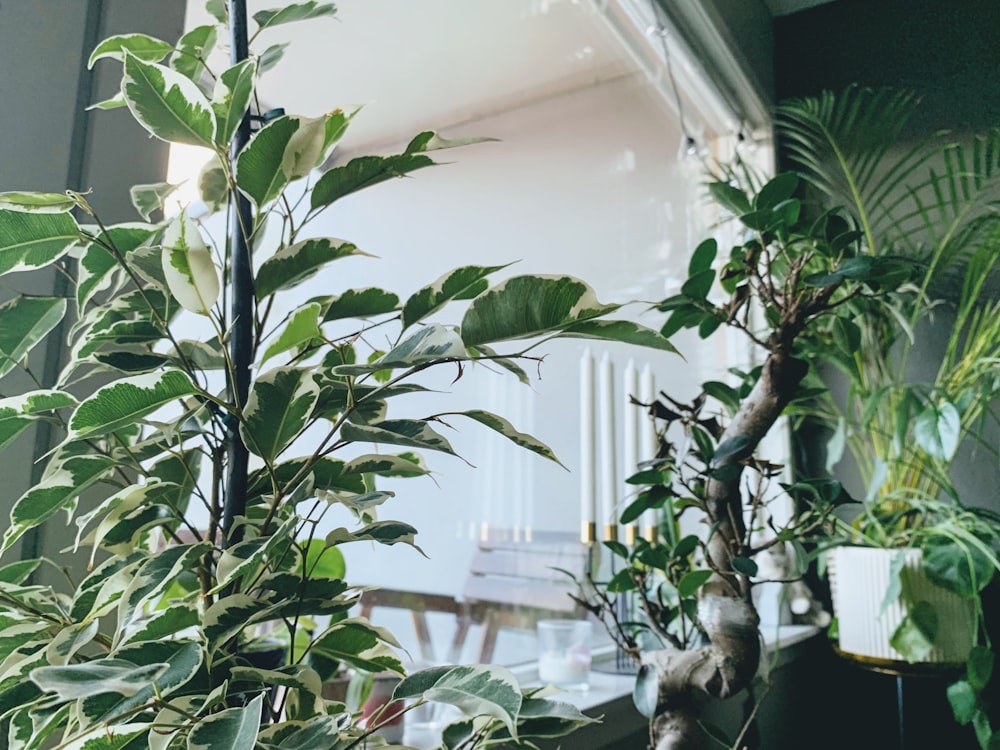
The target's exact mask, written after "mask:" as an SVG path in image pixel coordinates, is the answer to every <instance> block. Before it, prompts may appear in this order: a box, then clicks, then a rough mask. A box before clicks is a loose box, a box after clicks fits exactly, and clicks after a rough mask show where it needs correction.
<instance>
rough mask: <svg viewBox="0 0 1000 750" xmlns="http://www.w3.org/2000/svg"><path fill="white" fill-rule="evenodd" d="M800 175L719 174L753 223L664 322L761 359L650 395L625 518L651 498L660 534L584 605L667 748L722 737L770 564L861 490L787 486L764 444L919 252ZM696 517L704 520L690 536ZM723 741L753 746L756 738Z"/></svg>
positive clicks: (737, 209) (654, 736)
mask: <svg viewBox="0 0 1000 750" xmlns="http://www.w3.org/2000/svg"><path fill="white" fill-rule="evenodd" d="M801 186H802V185H801V180H800V177H799V175H797V174H796V173H794V172H786V173H782V174H779V175H778V176H776V177H774V178H773V179H771V180H769V181H767V182H766V183H765V184H763V185H761V184H760V183H759V182H758V181H756V180H755V179H754V176H753V175H752V174H748V172H747V170H746V169H745V168H744V167H743V165H741V164H739V163H737V164H736V165H735V166H734V167H731V168H728V169H725V170H720V171H719V173H718V174H717V175H716V176H715V177H714V181H712V182H711V183H710V184H709V186H708V189H709V192H710V194H711V196H712V198H713V199H714V200H715V201H716V202H717V203H719V204H720V206H721V207H723V208H724V209H725V210H727V211H728V212H729V213H730V214H732V215H733V217H734V218H735V220H736V222H737V223H738V229H737V231H736V232H735V235H736V237H737V240H736V241H735V242H734V243H733V245H732V246H731V247H729V248H726V247H720V244H719V242H718V241H717V240H716V239H714V238H712V239H708V240H706V241H704V242H702V243H701V244H700V245H698V247H697V248H696V249H695V250H694V252H693V253H692V255H691V260H690V263H689V268H688V277H687V280H686V281H685V282H684V284H683V286H682V287H681V290H680V293H679V294H677V295H674V296H672V297H669V298H668V299H665V300H663V301H662V302H660V303H659V305H658V308H659V309H660V310H661V311H663V312H666V313H668V318H667V320H666V323H665V324H664V325H663V327H662V329H661V333H663V334H664V335H665V336H668V337H669V336H672V335H673V334H674V333H675V332H677V331H678V330H680V329H682V328H694V329H697V331H698V333H699V335H700V336H701V337H702V338H706V337H708V336H710V335H712V334H713V333H714V332H715V331H716V330H717V329H719V328H720V327H722V326H726V327H729V328H731V329H733V330H735V331H737V332H739V333H741V334H743V335H744V336H745V337H746V338H747V340H748V341H749V343H750V345H751V347H752V348H753V349H754V350H755V351H756V352H757V353H759V354H760V357H759V358H758V360H757V361H759V362H760V364H759V365H758V366H756V367H753V368H750V369H748V370H746V371H744V370H733V371H731V374H732V375H733V379H732V380H731V381H730V382H722V381H721V380H712V381H710V382H706V383H704V384H703V386H702V388H703V390H702V392H701V393H700V394H697V395H696V396H695V397H694V398H693V399H692V400H683V401H682V400H680V399H679V398H676V397H673V396H671V395H670V394H666V393H661V394H659V395H658V397H657V398H656V399H655V400H654V401H652V402H651V403H643V404H642V406H643V407H645V408H646V409H647V410H648V411H649V415H650V417H651V418H652V419H653V420H655V423H656V428H657V434H658V436H659V443H658V445H659V447H658V450H657V453H656V455H655V456H647V457H645V460H644V461H643V462H642V463H641V464H640V471H639V472H638V473H637V474H635V475H634V476H632V477H631V478H630V479H629V480H628V481H629V482H630V483H631V484H633V485H635V486H636V487H637V495H636V497H635V499H634V500H633V501H632V502H631V503H630V504H629V505H628V507H627V508H626V509H625V510H624V512H623V513H622V516H621V522H622V523H626V524H628V523H632V522H633V521H635V520H636V519H638V518H639V517H640V516H641V515H642V514H643V513H645V512H646V511H647V510H649V509H655V510H657V511H659V512H660V513H661V516H662V522H661V524H660V527H659V529H658V530H657V534H656V536H655V538H653V539H642V538H637V539H636V541H635V544H634V545H631V546H626V545H623V544H619V543H616V542H606V543H605V544H606V546H607V547H608V548H609V549H610V551H611V552H612V553H613V555H614V556H615V558H616V564H617V566H618V572H617V573H616V574H615V575H614V577H612V578H611V580H610V582H609V583H608V584H607V585H606V586H605V587H596V588H595V586H594V582H593V581H590V582H587V583H585V584H584V586H583V587H582V591H583V593H582V595H581V600H582V601H584V603H585V604H586V606H588V607H589V608H590V609H591V611H593V612H594V613H595V614H597V615H598V616H601V617H602V618H603V619H605V621H606V622H607V623H608V624H609V626H610V630H611V631H612V634H613V635H614V636H615V637H616V639H617V641H618V643H619V645H620V646H621V648H622V649H623V650H624V651H625V652H627V653H629V654H630V655H631V656H633V657H634V658H635V660H636V661H638V662H640V664H641V666H640V668H639V672H638V677H637V680H636V685H635V691H634V699H635V703H636V706H637V708H638V709H639V711H640V712H641V713H642V714H643V715H644V716H647V717H648V718H649V719H650V746H651V747H653V748H656V750H667V749H668V748H671V749H672V748H694V747H700V746H701V745H702V743H703V741H704V739H705V731H706V730H707V731H709V733H710V734H712V735H713V736H715V737H716V739H720V737H719V736H718V731H717V730H716V729H713V728H710V727H706V726H704V725H701V724H700V722H699V718H698V715H697V709H696V707H695V703H694V696H695V694H707V695H708V696H710V697H713V698H725V697H728V696H732V695H734V694H736V693H737V692H739V691H741V690H743V689H744V688H746V687H748V686H749V685H750V683H751V681H752V680H753V678H754V676H755V674H756V673H757V670H758V666H759V664H760V657H761V651H760V638H759V633H758V622H759V619H758V615H757V612H756V611H755V608H754V604H753V600H752V596H751V594H752V589H753V586H754V585H755V583H758V582H761V581H762V580H763V579H764V578H766V576H764V575H761V568H762V567H763V566H762V565H759V564H758V560H761V559H762V557H761V556H762V555H763V554H764V553H765V552H767V551H769V550H778V549H779V548H781V547H783V546H784V545H785V544H786V543H791V544H792V545H795V544H796V543H797V542H798V541H800V540H802V539H804V538H807V537H808V536H810V535H811V534H813V533H815V532H816V531H817V530H818V529H820V528H822V527H823V526H824V524H825V523H826V521H827V519H828V517H829V515H830V513H831V512H832V510H833V509H834V508H835V507H836V506H837V505H838V504H840V503H842V502H844V501H845V499H847V498H846V495H845V493H844V492H843V490H842V488H841V487H840V485H839V484H838V483H837V482H834V481H831V480H829V479H825V478H817V479H812V480H800V481H796V482H788V481H785V482H783V483H782V477H781V467H780V466H777V465H775V463H773V462H772V461H769V460H768V457H767V456H766V455H758V447H759V446H761V444H762V441H763V440H764V439H765V437H766V436H767V435H768V434H769V433H770V432H771V431H772V430H773V429H774V427H775V425H776V424H777V423H778V420H779V419H780V418H781V417H782V416H783V415H786V414H791V413H794V411H795V409H796V407H797V406H798V405H800V404H801V403H802V400H803V399H805V398H808V397H810V395H811V394H810V393H809V391H808V389H807V387H806V386H808V385H809V381H808V380H807V377H808V376H809V374H810V365H809V362H808V360H807V359H806V358H805V354H806V350H805V348H804V342H805V341H806V340H807V339H808V337H809V336H810V335H812V333H813V332H814V331H815V330H816V329H819V328H823V327H826V326H828V325H830V322H831V321H836V320H839V318H840V317H841V316H843V315H849V314H850V312H849V311H850V309H851V308H850V306H849V305H850V304H851V303H852V302H854V301H858V300H864V301H865V303H866V304H870V305H872V306H873V308H875V309H877V308H878V306H879V305H881V304H883V303H884V302H885V301H887V300H889V299H890V297H889V296H888V293H889V292H892V291H894V290H896V289H898V288H899V287H900V286H902V285H903V284H905V283H907V282H909V280H910V277H911V275H912V273H913V264H912V263H910V262H908V261H906V260H902V259H896V258H871V257H869V256H868V255H867V253H866V251H865V248H864V246H863V245H862V243H861V242H860V235H859V234H858V233H857V232H856V231H855V229H854V227H853V226H852V225H851V224H850V223H849V221H848V220H847V219H846V218H845V217H844V216H843V215H841V213H840V212H839V211H838V210H837V209H830V210H824V209H821V208H818V207H817V206H816V205H814V204H812V205H810V204H807V203H806V202H805V201H803V200H802V199H801V198H800V197H799V190H800V187H801ZM778 485H780V488H781V489H783V490H784V491H787V492H790V493H791V494H793V495H794V496H796V497H797V498H799V499H800V500H802V501H803V510H802V511H801V512H800V513H793V514H792V515H791V517H789V518H788V519H787V521H783V520H780V518H779V517H778V516H776V515H775V514H773V513H772V512H771V511H770V510H769V507H768V503H769V501H770V499H771V498H773V497H774V496H775V493H776V491H778V490H779V487H778ZM689 516H694V519H692V520H699V521H702V522H703V528H704V529H705V531H703V532H702V533H689V534H686V535H685V534H683V533H681V531H680V529H681V526H680V521H681V519H682V518H684V517H689ZM689 528H691V527H689ZM802 560H804V556H800V562H801V561H802ZM795 576H796V572H795V571H794V570H792V571H789V572H787V573H784V574H782V575H781V578H783V579H785V578H794V577H795ZM622 594H625V595H627V596H630V597H633V598H634V599H635V600H636V602H637V609H638V610H639V613H640V614H639V615H638V616H634V617H622V615H621V611H620V609H619V607H618V602H617V599H618V596H619V595H622ZM720 741H721V742H723V743H724V744H726V745H727V746H733V747H742V746H743V745H742V740H741V738H736V741H735V742H733V739H732V738H725V739H720Z"/></svg>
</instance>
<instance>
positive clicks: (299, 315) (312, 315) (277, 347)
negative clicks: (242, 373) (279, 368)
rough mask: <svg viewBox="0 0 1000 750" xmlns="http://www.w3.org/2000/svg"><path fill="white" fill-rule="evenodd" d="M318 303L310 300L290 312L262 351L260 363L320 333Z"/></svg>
mask: <svg viewBox="0 0 1000 750" xmlns="http://www.w3.org/2000/svg"><path fill="white" fill-rule="evenodd" d="M319 314H320V305H319V303H318V302H310V303H309V304H307V305H303V306H302V307H300V308H299V309H298V310H295V311H293V312H292V314H291V315H290V316H289V318H288V322H287V323H285V324H284V326H283V327H282V328H281V330H280V332H279V333H278V338H276V339H275V340H274V341H273V342H272V343H271V344H270V345H269V346H268V347H267V349H266V350H265V351H264V356H262V357H261V360H260V362H261V364H264V363H265V362H267V360H269V359H271V357H275V356H277V355H279V354H281V353H282V352H287V351H289V350H291V349H298V348H299V347H301V346H303V345H305V344H308V343H309V342H310V341H312V340H313V339H316V338H318V337H319V336H320V335H321V332H320V330H319Z"/></svg>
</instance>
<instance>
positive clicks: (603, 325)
mask: <svg viewBox="0 0 1000 750" xmlns="http://www.w3.org/2000/svg"><path fill="white" fill-rule="evenodd" d="M556 338H571V339H599V340H603V341H619V342H622V343H625V344H632V345H633V346H645V347H648V348H650V349H660V350H661V351H666V352H674V353H677V349H676V348H674V345H673V344H671V343H670V341H668V340H667V339H666V337H664V336H663V335H662V334H660V333H658V332H656V331H654V330H653V329H652V328H646V327H645V326H642V325H639V324H638V323H633V322H632V321H630V320H584V321H582V322H580V323H572V324H571V325H568V326H566V328H565V329H564V330H563V331H562V333H559V334H557V335H556Z"/></svg>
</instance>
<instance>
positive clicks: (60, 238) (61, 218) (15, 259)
mask: <svg viewBox="0 0 1000 750" xmlns="http://www.w3.org/2000/svg"><path fill="white" fill-rule="evenodd" d="M79 239H80V228H79V227H78V226H77V224H76V221H75V220H74V219H73V217H72V216H70V215H69V214H66V213H58V214H40V213H25V212H24V211H8V210H4V209H0V274H5V273H8V272H10V271H27V270H32V269H36V268H44V267H45V266H48V265H50V264H52V263H55V262H56V261H57V260H59V259H60V258H61V257H63V256H64V255H65V254H66V253H67V252H69V249H70V248H71V247H73V245H74V244H76V242H77V241H78V240H79Z"/></svg>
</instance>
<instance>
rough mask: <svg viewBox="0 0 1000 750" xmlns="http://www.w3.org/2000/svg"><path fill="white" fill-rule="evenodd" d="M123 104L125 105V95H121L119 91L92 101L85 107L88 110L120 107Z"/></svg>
mask: <svg viewBox="0 0 1000 750" xmlns="http://www.w3.org/2000/svg"><path fill="white" fill-rule="evenodd" d="M124 106H126V104H125V97H124V96H122V93H121V92H120V91H119V92H118V93H117V94H115V95H114V96H112V97H110V98H108V99H104V100H102V101H99V102H94V103H93V104H91V105H90V106H89V107H87V112H90V111H91V110H92V109H99V110H109V109H121V108H122V107H124Z"/></svg>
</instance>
